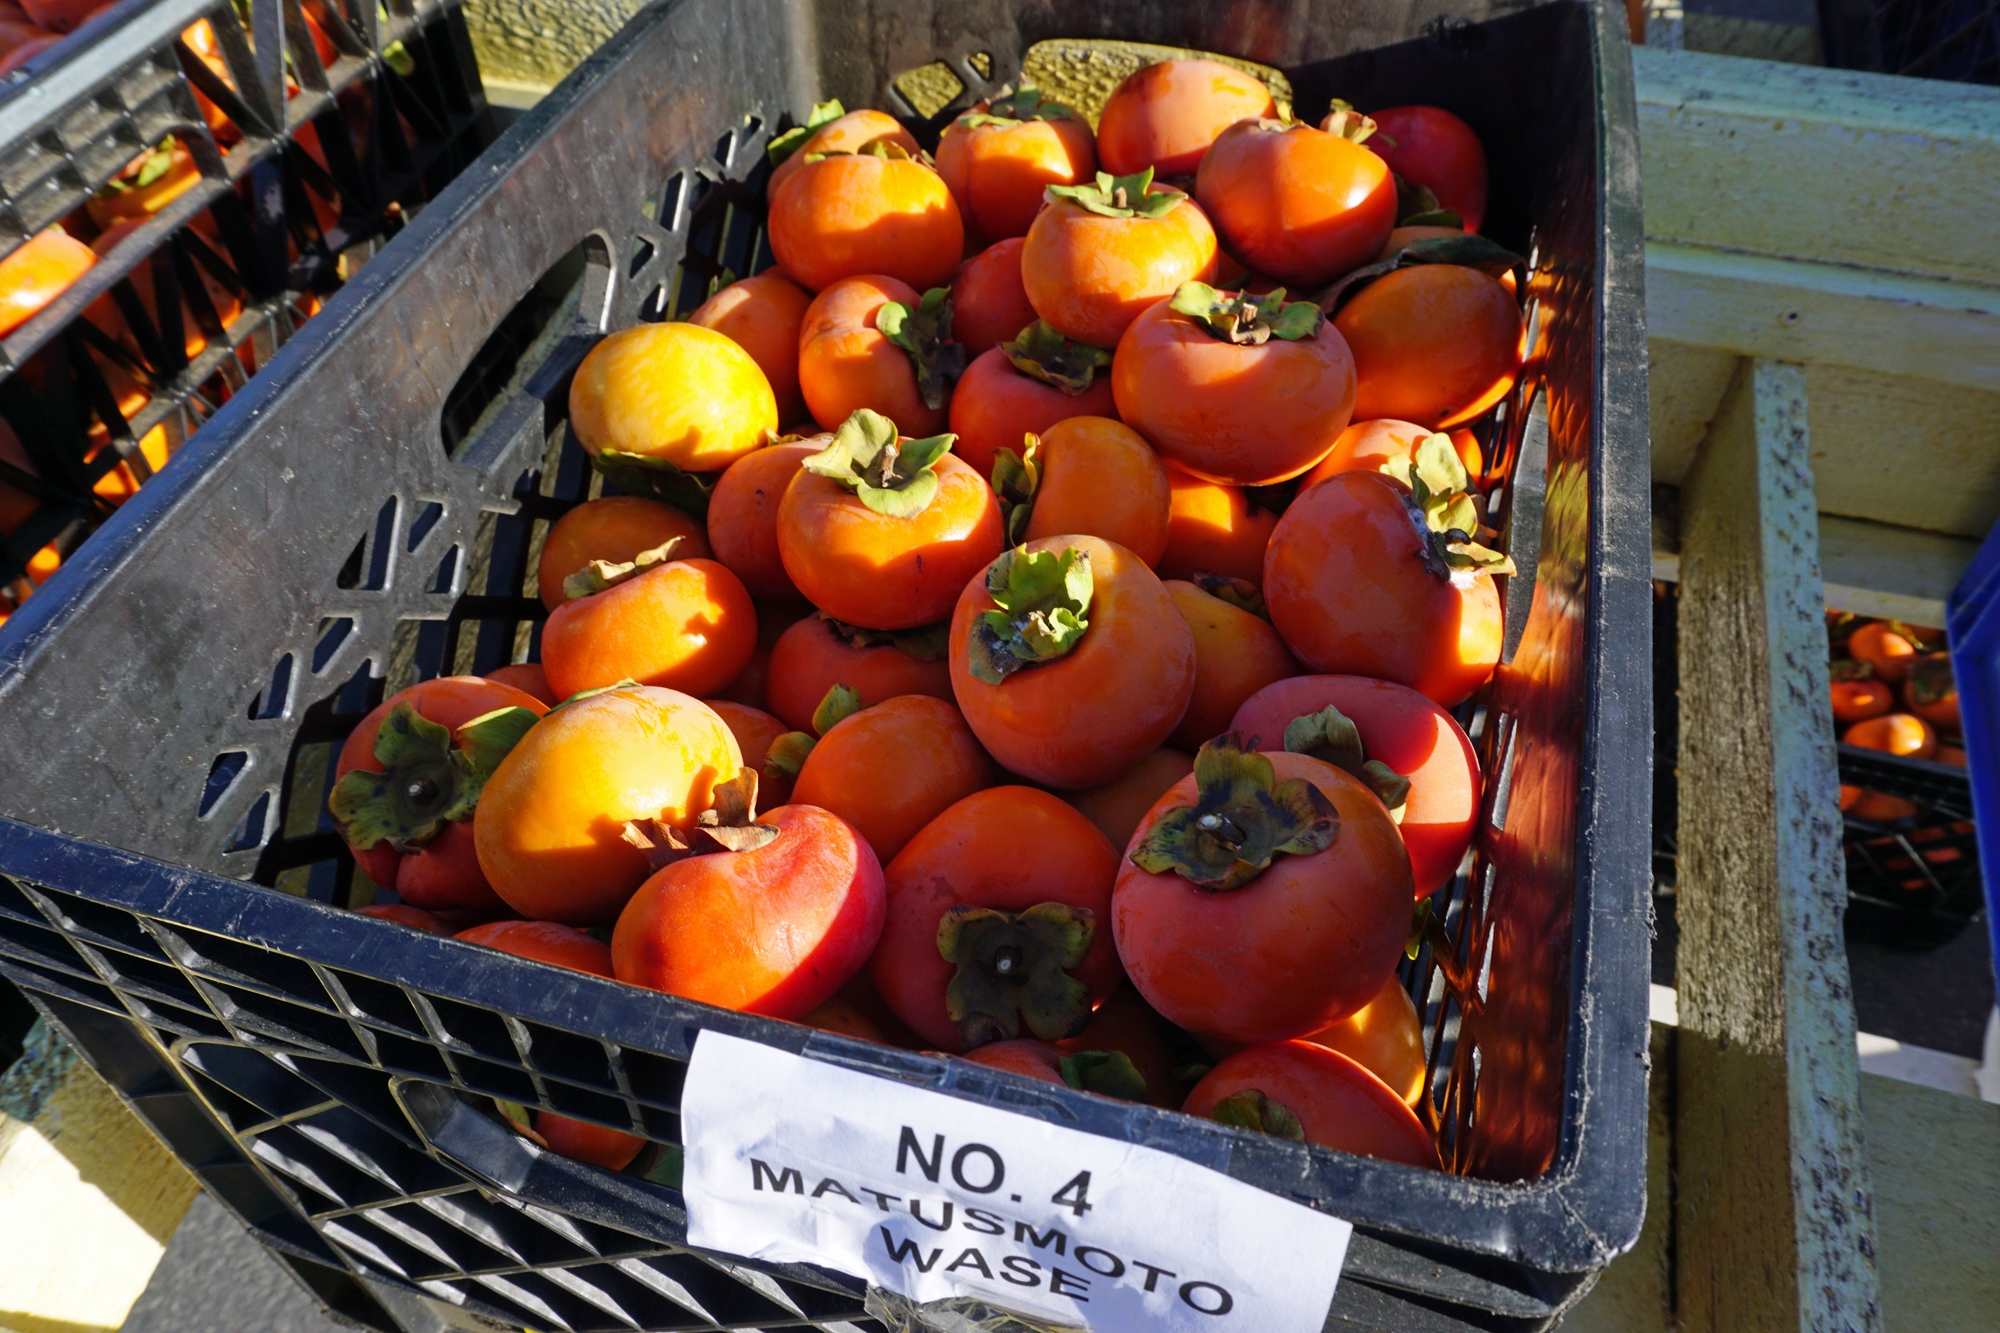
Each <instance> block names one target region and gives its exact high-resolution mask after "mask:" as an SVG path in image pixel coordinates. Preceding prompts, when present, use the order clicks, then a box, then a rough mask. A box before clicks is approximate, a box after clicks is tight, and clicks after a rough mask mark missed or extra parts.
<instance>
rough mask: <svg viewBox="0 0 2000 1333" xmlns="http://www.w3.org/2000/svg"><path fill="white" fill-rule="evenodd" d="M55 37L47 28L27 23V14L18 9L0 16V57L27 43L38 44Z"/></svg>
mask: <svg viewBox="0 0 2000 1333" xmlns="http://www.w3.org/2000/svg"><path fill="white" fill-rule="evenodd" d="M57 35H58V34H56V33H53V32H51V31H49V30H48V29H47V28H42V27H37V26H36V25H35V24H33V23H31V22H29V20H28V16H27V14H26V13H24V12H21V11H19V10H18V9H15V10H8V11H6V12H5V13H4V14H0V55H6V54H8V53H10V52H12V51H14V50H16V49H17V48H19V47H21V46H24V45H26V44H27V43H29V42H39V41H42V40H44V39H45V38H51V37H56V36H57Z"/></svg>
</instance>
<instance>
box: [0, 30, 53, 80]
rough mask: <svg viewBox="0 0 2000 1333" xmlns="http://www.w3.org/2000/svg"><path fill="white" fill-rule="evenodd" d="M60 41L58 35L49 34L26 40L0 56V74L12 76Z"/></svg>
mask: <svg viewBox="0 0 2000 1333" xmlns="http://www.w3.org/2000/svg"><path fill="white" fill-rule="evenodd" d="M61 40H62V37H61V35H60V34H58V33H50V34H49V35H48V36H46V37H30V38H28V39H27V40H25V41H23V42H21V43H20V44H19V45H18V46H16V47H14V48H13V49H12V50H10V51H8V52H7V54H6V55H4V56H0V74H12V73H13V72H14V71H15V70H17V69H19V68H21V66H23V65H25V64H27V63H28V62H29V61H30V60H33V59H34V58H35V57H36V56H38V55H40V54H41V53H42V52H44V51H46V50H48V49H49V48H50V47H52V46H54V45H55V44H56V43H57V42H60V41H61Z"/></svg>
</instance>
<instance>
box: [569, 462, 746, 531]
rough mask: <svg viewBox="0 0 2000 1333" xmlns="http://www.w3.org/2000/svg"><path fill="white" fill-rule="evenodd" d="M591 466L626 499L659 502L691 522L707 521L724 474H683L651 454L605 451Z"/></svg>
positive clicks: (676, 466)
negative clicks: (710, 501)
mask: <svg viewBox="0 0 2000 1333" xmlns="http://www.w3.org/2000/svg"><path fill="white" fill-rule="evenodd" d="M590 465H591V467H593V468H595V469H596V470H597V471H598V472H600V473H602V474H603V476H604V479H605V480H606V481H608V482H610V483H611V484H612V485H613V486H616V487H617V488H618V489H619V490H620V491H621V492H623V493H624V494H626V495H636V496H639V497H641V498H643V499H647V500H658V501H659V502H660V503H661V504H668V505H672V506H673V507H674V508H676V509H678V510H680V511H681V512H682V513H684V514H686V515H688V516H689V517H691V518H698V519H702V520H703V521H706V520H707V518H708V497H709V495H710V493H711V492H713V491H714V490H715V480H716V478H717V477H719V476H721V475H722V474H721V473H719V472H715V473H703V472H683V471H682V470H681V469H680V467H679V465H677V464H675V463H671V462H669V461H668V460H666V459H664V458H655V457H654V456H653V455H651V454H633V453H627V452H625V451H624V450H622V449H604V450H601V451H599V452H597V453H594V454H592V455H590Z"/></svg>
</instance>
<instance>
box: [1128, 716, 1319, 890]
mask: <svg viewBox="0 0 2000 1333" xmlns="http://www.w3.org/2000/svg"><path fill="white" fill-rule="evenodd" d="M1253 744H1255V742H1254V741H1253V740H1251V739H1250V738H1248V737H1246V736H1244V734H1243V733H1242V732H1240V731H1232V732H1229V733H1227V734H1225V735H1222V736H1218V737H1216V738H1215V739H1214V740H1212V741H1209V742H1207V743H1206V744H1204V745H1203V746H1202V747H1201V749H1200V751H1199V752H1197V753H1196V755H1195V757H1194V778H1195V788H1196V792H1197V799H1196V801H1195V804H1193V805H1183V806H1179V807H1176V808H1175V809H1172V810H1169V811H1167V812H1166V813H1165V814H1163V815H1161V816H1160V818H1159V821H1158V822H1157V823H1155V824H1154V825H1153V827H1152V829H1151V830H1150V831H1148V832H1147V834H1146V836H1145V838H1144V839H1143V840H1142V841H1141V842H1140V843H1139V845H1138V846H1137V847H1135V848H1133V849H1132V856H1131V860H1132V864H1134V865H1136V866H1138V867H1139V868H1140V869H1141V870H1150V871H1152V872H1153V873H1154V874H1163V873H1165V872H1166V871H1169V870H1171V871H1173V872H1174V873H1175V874H1177V875H1179V876H1180V877H1181V878H1182V879H1185V880H1187V881H1189V882H1190V883H1192V884H1195V885H1196V886H1198V887H1200V888H1204V889H1207V890H1209V891H1210V892H1213V893H1224V892H1227V891H1229V890H1231V889H1240V888H1242V887H1243V886H1244V885H1245V884H1248V883H1249V882H1250V881H1251V880H1253V879H1255V878H1257V876H1258V875H1260V874H1262V873H1263V872H1264V870H1265V869H1267V868H1268V867H1269V866H1270V864H1271V862H1273V861H1274V860H1276V859H1277V858H1278V857H1280V856H1311V855H1313V854H1314V853H1315V852H1323V851H1325V850H1326V849H1327V848H1328V847H1331V846H1332V845H1333V840H1334V839H1335V838H1336V837H1338V836H1339V835H1340V813H1339V811H1337V810H1335V809H1334V808H1333V803H1332V802H1331V801H1329V800H1327V799H1326V796H1325V795H1324V794H1323V793H1322V792H1321V791H1320V789H1319V788H1317V787H1315V786H1313V785H1312V783H1310V782H1307V781H1306V780H1305V779H1304V778H1287V779H1286V780H1285V781H1283V782H1279V781H1278V780H1277V776H1278V775H1277V770H1276V769H1274V768H1273V767H1272V766H1271V761H1270V760H1269V759H1268V758H1266V757H1265V756H1263V755H1261V754H1258V753H1257V752H1256V751H1255V750H1253V749H1251V748H1250V746H1251V745H1253Z"/></svg>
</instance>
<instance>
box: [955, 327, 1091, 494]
mask: <svg viewBox="0 0 2000 1333" xmlns="http://www.w3.org/2000/svg"><path fill="white" fill-rule="evenodd" d="M1117 415H1118V408H1117V406H1116V405H1115V404H1114V403H1113V402H1112V397H1111V376H1110V374H1109V373H1108V372H1106V371H1099V372H1098V373H1097V374H1096V375H1094V376H1092V377H1091V381H1090V387H1089V388H1088V389H1085V390H1084V391H1083V392H1082V393H1076V394H1072V393H1066V392H1064V391H1063V390H1061V389H1058V388H1057V387H1056V386H1055V385H1053V384H1044V383H1042V382H1041V381H1040V380H1038V379H1035V378H1034V377H1032V376H1029V375H1023V374H1022V373H1021V372H1020V371H1018V370H1016V369H1014V364H1013V362H1011V361H1009V360H1008V359H1007V354H1006V353H1005V352H1003V351H1001V350H1000V349H999V348H998V347H993V348H989V349H987V350H986V351H984V352H981V353H980V354H979V355H978V356H976V357H974V358H973V359H972V364H971V365H969V366H967V367H966V370H965V374H964V375H963V376H961V377H960V378H959V381H958V386H957V387H956V388H954V389H953V390H952V394H951V431H952V434H954V435H956V436H958V442H957V443H956V444H954V445H952V447H951V451H952V452H953V453H954V454H956V455H957V456H958V457H959V458H961V459H963V460H965V462H966V463H968V464H970V465H971V466H972V467H973V468H974V469H975V470H976V471H978V473H979V475H980V476H982V477H988V478H990V477H991V476H992V475H993V457H994V455H995V454H997V453H998V452H999V451H1000V450H1002V449H1012V450H1013V451H1014V452H1015V453H1016V454H1019V453H1020V452H1021V449H1022V436H1024V435H1031V434H1032V435H1040V434H1042V433H1043V432H1044V431H1047V430H1048V429H1049V428H1050V427H1052V426H1054V425H1055V424H1056V423H1057V422H1058V421H1067V420H1069V419H1070V418H1071V417H1116V416H1117Z"/></svg>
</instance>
